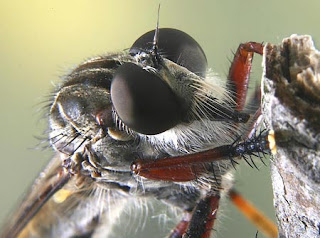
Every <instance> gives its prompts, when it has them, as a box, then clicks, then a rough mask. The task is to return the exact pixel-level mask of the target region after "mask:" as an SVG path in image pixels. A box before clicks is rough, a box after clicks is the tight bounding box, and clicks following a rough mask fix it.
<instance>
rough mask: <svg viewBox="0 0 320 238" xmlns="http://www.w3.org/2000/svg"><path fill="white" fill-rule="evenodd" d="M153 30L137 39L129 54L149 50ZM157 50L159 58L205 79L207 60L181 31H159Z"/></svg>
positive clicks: (199, 49) (199, 48)
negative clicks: (163, 58) (161, 57)
mask: <svg viewBox="0 0 320 238" xmlns="http://www.w3.org/2000/svg"><path fill="white" fill-rule="evenodd" d="M154 33H155V30H153V31H149V32H147V33H145V34H144V35H142V36H141V37H139V39H137V40H136V41H135V42H134V43H133V45H132V47H131V49H130V53H131V54H138V53H139V52H141V51H146V50H150V49H151V48H152V44H153V38H154ZM158 49H159V53H160V55H161V56H163V57H165V58H167V59H169V60H171V61H173V62H175V63H176V64H179V65H181V66H183V67H185V68H187V69H188V70H190V71H191V72H193V73H195V74H197V75H198V76H201V77H205V75H206V71H207V58H206V55H205V53H204V51H203V50H202V48H201V46H200V45H199V44H198V42H196V41H195V40H194V39H193V38H192V37H191V36H189V35H188V34H187V33H185V32H183V31H179V30H176V29H172V28H160V29H159V41H158Z"/></svg>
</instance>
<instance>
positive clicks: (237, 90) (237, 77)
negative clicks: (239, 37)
mask: <svg viewBox="0 0 320 238" xmlns="http://www.w3.org/2000/svg"><path fill="white" fill-rule="evenodd" d="M253 53H258V54H260V55H262V53H263V45H262V44H261V43H256V42H247V43H244V44H241V45H239V47H238V50H237V51H236V53H235V55H234V58H233V62H232V65H231V67H230V70H229V76H228V79H229V80H230V81H231V83H232V85H231V91H233V92H234V99H235V102H236V109H237V110H238V111H242V110H243V108H244V105H245V102H246V96H247V91H248V83H249V76H250V71H251V66H252V59H253Z"/></svg>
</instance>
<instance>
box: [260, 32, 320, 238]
mask: <svg viewBox="0 0 320 238" xmlns="http://www.w3.org/2000/svg"><path fill="white" fill-rule="evenodd" d="M263 67H264V73H263V79H262V81H263V82H262V95H263V98H262V101H263V105H262V111H263V114H264V117H265V122H266V124H267V127H269V128H271V129H273V130H274V132H275V141H276V148H277V152H276V153H275V154H274V159H273V163H272V165H271V176H272V183H273V190H274V205H275V209H276V217H277V220H278V226H279V236H280V237H295V238H297V237H304V238H305V237H312V238H314V237H320V233H319V232H320V231H319V230H320V143H319V142H320V133H319V132H320V53H319V51H317V50H316V49H315V47H314V44H313V41H312V39H311V37H310V36H298V35H292V36H290V37H289V38H286V39H284V40H283V42H282V44H280V45H272V44H267V45H266V46H265V49H264V63H263Z"/></svg>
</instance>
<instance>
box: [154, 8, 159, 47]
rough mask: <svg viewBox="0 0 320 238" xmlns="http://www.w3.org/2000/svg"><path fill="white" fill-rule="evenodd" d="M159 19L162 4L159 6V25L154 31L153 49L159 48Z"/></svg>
mask: <svg viewBox="0 0 320 238" xmlns="http://www.w3.org/2000/svg"><path fill="white" fill-rule="evenodd" d="M159 19H160V4H159V7H158V18H157V25H156V29H155V31H154V37H153V49H154V50H155V49H157V48H158V41H159Z"/></svg>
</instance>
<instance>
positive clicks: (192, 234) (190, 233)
mask: <svg viewBox="0 0 320 238" xmlns="http://www.w3.org/2000/svg"><path fill="white" fill-rule="evenodd" d="M219 200H220V196H219V195H213V196H206V197H205V198H203V199H201V200H200V201H199V202H198V204H197V205H196V206H195V208H194V209H193V211H192V212H190V211H185V212H184V214H183V217H182V219H181V221H180V222H179V223H178V225H177V226H176V227H175V228H174V229H173V230H172V231H171V233H170V235H169V236H168V238H209V237H210V234H211V231H212V229H213V225H214V221H215V219H216V215H217V211H218V207H219Z"/></svg>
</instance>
